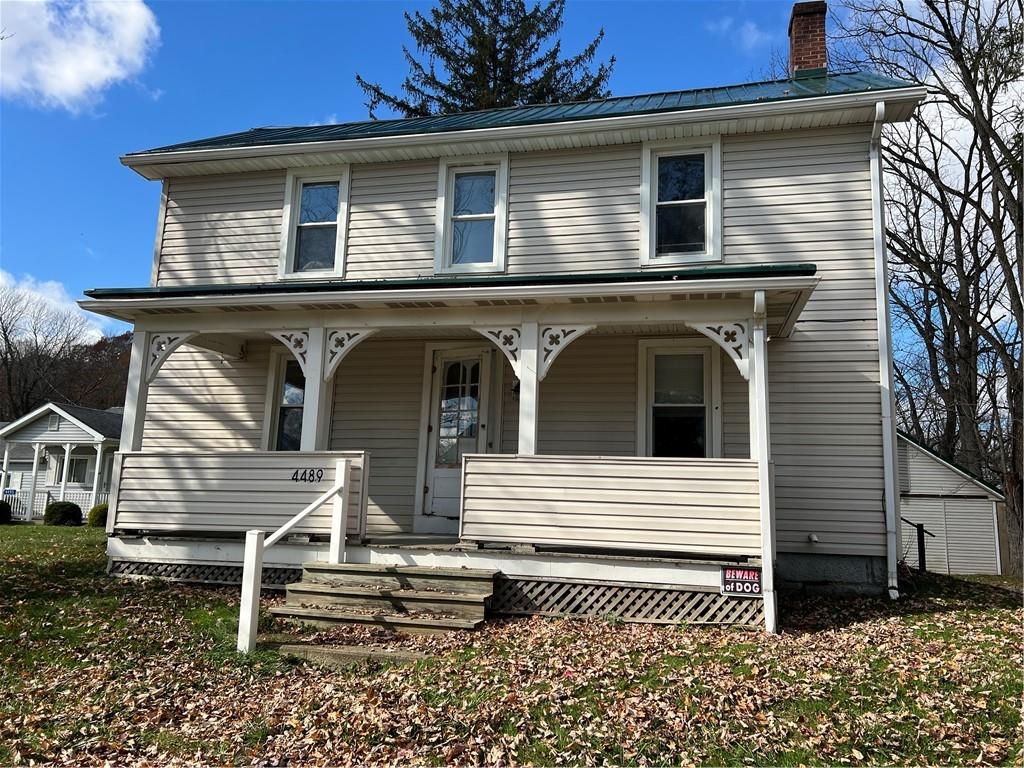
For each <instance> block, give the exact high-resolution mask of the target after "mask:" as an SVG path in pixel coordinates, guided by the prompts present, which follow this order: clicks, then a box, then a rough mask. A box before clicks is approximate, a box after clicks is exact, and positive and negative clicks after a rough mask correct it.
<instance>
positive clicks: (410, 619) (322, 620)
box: [270, 605, 482, 632]
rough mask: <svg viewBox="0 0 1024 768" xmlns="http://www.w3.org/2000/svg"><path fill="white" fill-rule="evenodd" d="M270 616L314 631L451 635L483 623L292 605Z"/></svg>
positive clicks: (423, 615) (281, 607) (420, 615)
mask: <svg viewBox="0 0 1024 768" xmlns="http://www.w3.org/2000/svg"><path fill="white" fill-rule="evenodd" d="M270 613H271V614H272V615H274V616H277V617H279V618H282V619H288V620H291V621H298V622H300V623H302V624H306V625H309V626H313V627H322V628H325V629H327V628H330V627H333V626H337V625H338V624H363V625H367V626H377V627H385V628H387V629H394V630H397V631H400V632H450V631H451V630H454V629H475V628H476V627H477V625H479V624H480V623H481V621H482V620H478V621H473V620H469V619H460V618H455V617H451V616H437V615H433V614H424V613H417V614H402V613H385V612H366V613H361V612H359V611H346V610H337V609H332V608H326V607H322V606H321V607H319V608H303V607H300V606H295V605H282V606H274V607H272V608H271V609H270Z"/></svg>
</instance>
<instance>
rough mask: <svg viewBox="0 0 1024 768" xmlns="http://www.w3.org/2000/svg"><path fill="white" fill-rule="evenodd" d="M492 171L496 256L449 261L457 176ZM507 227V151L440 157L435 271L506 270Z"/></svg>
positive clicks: (453, 273) (435, 232)
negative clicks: (478, 260)
mask: <svg viewBox="0 0 1024 768" xmlns="http://www.w3.org/2000/svg"><path fill="white" fill-rule="evenodd" d="M485 170H493V171H494V172H495V174H494V257H493V259H492V260H491V261H490V262H489V263H487V264H458V265H453V264H451V263H449V256H448V253H449V250H450V246H451V237H452V230H453V229H454V227H452V226H450V221H451V218H452V213H451V207H452V203H453V197H454V189H455V176H456V175H457V174H458V173H460V172H462V173H473V172H479V171H485ZM507 226H508V153H502V154H497V155H481V156H479V157H475V158H470V159H462V158H460V159H458V160H456V159H454V158H453V159H448V158H441V159H440V160H439V161H438V170H437V207H436V213H435V225H434V273H435V274H438V275H443V274H446V275H459V274H481V273H485V274H489V273H502V272H504V271H505V251H506V241H507V237H506V232H507Z"/></svg>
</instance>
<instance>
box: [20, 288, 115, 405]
mask: <svg viewBox="0 0 1024 768" xmlns="http://www.w3.org/2000/svg"><path fill="white" fill-rule="evenodd" d="M131 338H132V336H131V333H123V334H121V335H119V336H107V337H104V338H101V339H99V340H98V341H93V340H91V339H90V338H89V333H88V324H87V322H86V320H85V318H84V317H82V315H80V314H79V313H77V312H75V311H74V310H70V309H62V308H59V307H56V306H54V305H52V304H49V303H46V302H43V301H39V300H38V299H37V298H34V297H33V296H31V295H30V294H28V293H26V292H25V291H22V290H19V289H17V288H14V287H10V286H4V287H0V421H13V420H14V419H17V418H19V417H21V416H24V415H25V414H26V413H28V412H30V411H32V410H34V409H35V408H38V407H39V406H40V405H42V404H43V403H45V402H48V401H51V400H52V401H57V402H64V403H72V404H74V405H82V406H85V407H87V408H99V409H106V408H111V407H114V406H119V405H122V404H123V403H124V394H125V386H126V384H127V381H128V360H129V358H130V356H131Z"/></svg>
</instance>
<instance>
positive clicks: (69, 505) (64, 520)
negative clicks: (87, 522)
mask: <svg viewBox="0 0 1024 768" xmlns="http://www.w3.org/2000/svg"><path fill="white" fill-rule="evenodd" d="M43 524H44V525H81V524H82V508H81V507H80V506H78V505H77V504H75V503H74V502H72V501H55V502H53V503H52V504H47V505H46V511H44V512H43Z"/></svg>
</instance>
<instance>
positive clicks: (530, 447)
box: [519, 321, 540, 456]
mask: <svg viewBox="0 0 1024 768" xmlns="http://www.w3.org/2000/svg"><path fill="white" fill-rule="evenodd" d="M539 338H540V330H539V328H538V325H537V323H536V322H533V321H529V322H525V323H523V325H522V338H521V341H520V345H519V453H520V454H523V455H526V456H532V455H535V454H536V453H537V407H538V401H539V395H540V375H539V374H540V355H539V350H538V347H539V343H538V342H539Z"/></svg>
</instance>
